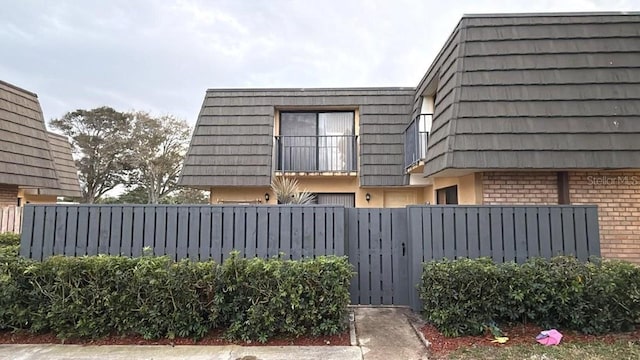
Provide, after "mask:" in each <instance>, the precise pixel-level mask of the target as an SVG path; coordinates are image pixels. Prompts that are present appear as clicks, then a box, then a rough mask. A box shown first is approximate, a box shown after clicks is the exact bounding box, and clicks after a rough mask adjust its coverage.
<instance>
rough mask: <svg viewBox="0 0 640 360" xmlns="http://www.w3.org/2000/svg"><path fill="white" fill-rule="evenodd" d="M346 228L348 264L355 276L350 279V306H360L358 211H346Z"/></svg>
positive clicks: (353, 209) (352, 209)
mask: <svg viewBox="0 0 640 360" xmlns="http://www.w3.org/2000/svg"><path fill="white" fill-rule="evenodd" d="M347 224H348V225H347V226H348V238H349V240H350V241H349V244H348V246H349V247H348V255H349V262H350V263H351V265H353V268H354V270H355V271H356V275H355V276H353V277H352V278H351V286H350V287H349V292H350V294H351V303H352V304H362V301H361V299H360V276H359V274H360V257H361V254H360V237H359V236H358V209H355V208H351V209H348V211H347Z"/></svg>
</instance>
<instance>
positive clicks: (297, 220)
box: [291, 207, 303, 260]
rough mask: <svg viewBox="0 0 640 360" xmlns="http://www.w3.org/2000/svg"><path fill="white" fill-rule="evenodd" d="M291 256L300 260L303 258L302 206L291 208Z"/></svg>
mask: <svg viewBox="0 0 640 360" xmlns="http://www.w3.org/2000/svg"><path fill="white" fill-rule="evenodd" d="M291 215H292V220H291V229H292V231H291V232H292V234H291V258H292V259H293V260H298V259H300V258H302V236H303V235H302V234H303V228H302V227H303V226H302V219H303V217H302V209H301V208H300V207H294V208H292V209H291Z"/></svg>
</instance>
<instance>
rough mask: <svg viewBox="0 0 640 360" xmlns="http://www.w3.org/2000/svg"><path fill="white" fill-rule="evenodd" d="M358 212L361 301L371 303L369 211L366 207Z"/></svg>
mask: <svg viewBox="0 0 640 360" xmlns="http://www.w3.org/2000/svg"><path fill="white" fill-rule="evenodd" d="M356 211H357V213H358V225H357V226H358V238H359V239H360V247H359V254H360V261H359V262H358V263H359V265H360V268H359V269H358V276H359V277H360V283H359V285H360V303H361V304H370V303H371V269H370V268H369V264H371V255H370V254H369V249H371V243H370V241H371V238H370V236H369V213H368V212H367V210H366V209H356Z"/></svg>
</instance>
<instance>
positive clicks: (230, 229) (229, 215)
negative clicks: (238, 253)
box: [222, 206, 235, 259]
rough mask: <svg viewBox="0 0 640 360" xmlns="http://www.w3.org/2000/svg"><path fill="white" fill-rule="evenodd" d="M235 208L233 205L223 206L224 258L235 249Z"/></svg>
mask: <svg viewBox="0 0 640 360" xmlns="http://www.w3.org/2000/svg"><path fill="white" fill-rule="evenodd" d="M234 216H235V215H234V208H233V207H231V206H224V207H223V208H222V226H223V231H222V258H223V259H227V258H228V257H229V255H230V254H231V251H233V245H234V242H233V238H234V231H235V224H234V221H233V218H234Z"/></svg>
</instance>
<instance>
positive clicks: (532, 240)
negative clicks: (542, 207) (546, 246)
mask: <svg viewBox="0 0 640 360" xmlns="http://www.w3.org/2000/svg"><path fill="white" fill-rule="evenodd" d="M526 218H527V224H526V225H527V239H526V246H527V255H528V257H539V256H540V236H539V235H538V228H539V227H540V223H539V222H538V208H536V207H527V208H526Z"/></svg>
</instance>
